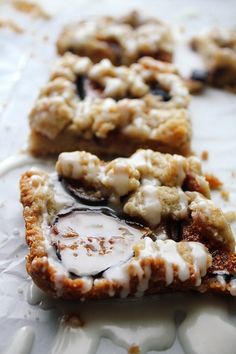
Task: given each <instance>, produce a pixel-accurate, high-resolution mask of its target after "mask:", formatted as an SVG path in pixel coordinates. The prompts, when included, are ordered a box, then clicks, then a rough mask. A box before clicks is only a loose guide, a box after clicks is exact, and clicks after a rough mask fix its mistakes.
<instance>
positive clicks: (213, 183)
mask: <svg viewBox="0 0 236 354" xmlns="http://www.w3.org/2000/svg"><path fill="white" fill-rule="evenodd" d="M205 178H206V180H207V182H208V183H209V186H210V189H219V188H220V187H222V186H223V183H222V182H221V181H220V180H219V178H218V177H216V176H214V175H213V174H210V173H209V174H205Z"/></svg>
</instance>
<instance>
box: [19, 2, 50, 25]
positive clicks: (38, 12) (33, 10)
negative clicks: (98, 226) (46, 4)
mask: <svg viewBox="0 0 236 354" xmlns="http://www.w3.org/2000/svg"><path fill="white" fill-rule="evenodd" d="M13 6H14V7H15V9H16V10H18V11H21V12H24V13H27V14H30V15H32V16H33V17H37V18H43V19H44V20H49V19H50V18H51V16H50V15H49V14H48V13H47V12H46V11H45V10H44V9H43V8H42V7H41V6H40V5H39V4H36V3H34V2H30V1H27V0H13Z"/></svg>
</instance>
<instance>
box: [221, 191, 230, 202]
mask: <svg viewBox="0 0 236 354" xmlns="http://www.w3.org/2000/svg"><path fill="white" fill-rule="evenodd" d="M220 195H221V197H222V198H223V199H224V200H225V201H226V202H228V201H229V192H228V191H226V190H224V189H222V190H221V191H220Z"/></svg>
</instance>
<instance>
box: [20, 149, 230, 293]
mask: <svg viewBox="0 0 236 354" xmlns="http://www.w3.org/2000/svg"><path fill="white" fill-rule="evenodd" d="M56 171H57V172H56V173H52V174H48V173H45V172H43V171H40V170H36V169H35V170H34V169H32V170H30V171H28V172H26V173H25V174H23V176H22V178H21V182H20V188H21V202H22V204H23V207H24V219H25V225H26V241H27V243H28V245H29V248H30V251H29V254H28V256H27V271H28V273H29V274H30V275H31V277H32V278H33V280H34V282H35V283H36V284H37V285H38V286H39V287H40V288H41V289H43V290H44V291H46V292H47V293H49V294H51V295H53V296H55V297H62V298H66V299H84V298H105V297H126V296H142V295H144V294H157V293H163V292H174V291H189V290H196V291H200V292H218V293H224V294H231V295H236V286H235V279H236V278H235V271H236V256H235V240H234V236H233V234H232V231H231V228H230V226H229V224H228V223H227V221H226V219H225V217H224V214H223V213H222V211H221V210H220V209H219V208H217V207H216V206H215V205H214V204H213V202H212V201H211V200H210V199H208V198H209V193H210V192H209V186H208V183H207V182H206V180H205V178H204V176H203V175H202V173H201V166H200V163H199V161H198V160H197V159H196V158H195V157H189V158H184V157H182V156H179V155H169V154H161V153H159V152H154V151H152V150H138V151H137V152H136V153H135V154H133V155H132V156H131V157H130V158H117V159H115V160H112V161H110V162H104V161H102V160H100V159H99V158H98V157H97V156H95V155H92V154H90V153H87V152H83V151H82V152H81V151H77V152H72V153H62V154H61V155H60V156H59V159H58V161H57V164H56Z"/></svg>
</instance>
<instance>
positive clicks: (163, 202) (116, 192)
mask: <svg viewBox="0 0 236 354" xmlns="http://www.w3.org/2000/svg"><path fill="white" fill-rule="evenodd" d="M56 169H57V172H58V174H59V175H60V176H62V177H64V178H66V179H71V178H72V179H74V180H78V182H80V183H81V182H82V184H85V185H86V186H88V188H90V189H95V190H99V191H101V193H102V194H104V196H105V197H106V198H109V199H110V201H111V202H112V201H114V200H116V202H117V200H120V198H121V197H124V196H125V197H126V198H125V199H123V200H120V203H121V206H122V208H123V211H124V213H126V214H128V215H130V216H131V217H137V218H140V219H142V220H144V221H145V222H146V223H147V224H148V225H149V226H151V227H152V228H155V227H157V226H158V225H159V224H160V222H161V220H162V218H164V219H167V218H171V219H174V220H186V219H188V216H189V215H191V218H192V220H193V222H194V221H195V220H201V222H202V223H204V224H206V225H208V228H209V229H210V230H211V231H209V230H208V231H207V232H206V235H205V236H204V237H207V234H208V233H209V237H210V238H213V239H214V240H215V241H214V242H218V243H221V244H224V246H225V247H226V248H229V249H232V248H233V247H234V237H233V234H232V231H231V229H230V227H229V225H228V223H227V221H226V218H225V217H224V214H223V213H222V211H221V210H220V209H218V208H216V207H215V206H214V204H213V202H212V201H211V200H209V199H207V198H206V197H208V196H209V194H210V192H209V186H208V184H207V182H206V180H205V178H204V176H203V175H202V172H201V165H200V162H199V160H198V159H197V158H196V157H189V158H184V157H182V156H179V155H169V154H161V153H159V152H154V151H152V150H138V151H137V152H136V153H135V154H133V155H132V156H131V157H130V158H117V159H115V160H112V161H110V162H104V161H101V160H99V159H98V158H97V157H96V156H94V155H92V154H90V153H87V152H79V151H76V152H72V153H62V154H60V156H59V158H58V161H57V164H56ZM104 191H105V192H104ZM204 194H205V196H204Z"/></svg>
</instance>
